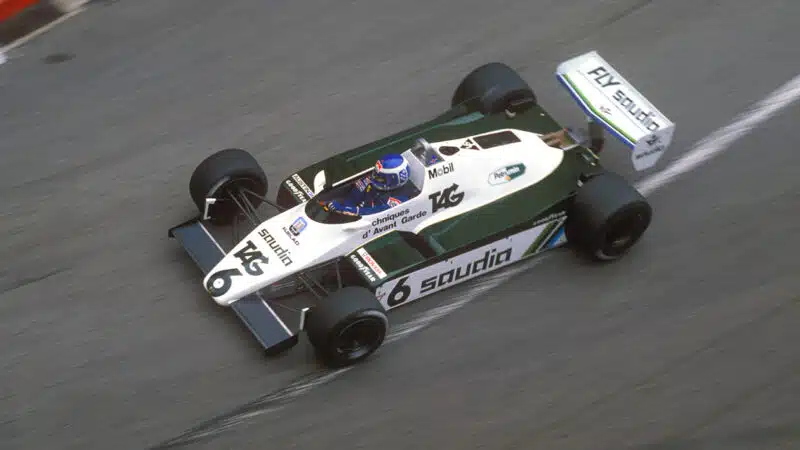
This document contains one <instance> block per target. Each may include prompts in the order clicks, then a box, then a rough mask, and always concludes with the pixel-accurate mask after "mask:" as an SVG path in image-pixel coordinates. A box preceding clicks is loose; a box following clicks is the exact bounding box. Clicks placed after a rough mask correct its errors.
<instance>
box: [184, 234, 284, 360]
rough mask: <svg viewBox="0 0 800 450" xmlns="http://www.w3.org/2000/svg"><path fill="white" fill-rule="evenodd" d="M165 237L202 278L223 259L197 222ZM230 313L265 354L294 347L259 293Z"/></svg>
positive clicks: (216, 246)
mask: <svg viewBox="0 0 800 450" xmlns="http://www.w3.org/2000/svg"><path fill="white" fill-rule="evenodd" d="M169 236H170V237H171V238H175V239H177V240H178V242H180V243H181V245H182V246H183V248H184V249H185V250H186V252H187V253H188V254H189V256H190V257H191V258H192V260H194V262H195V264H197V266H198V267H199V268H200V270H201V271H202V272H203V275H206V274H207V273H208V272H209V271H210V270H211V269H213V268H214V266H216V265H217V263H218V262H220V261H221V260H222V258H223V257H224V256H225V251H224V250H223V249H222V246H220V245H219V243H218V242H217V240H216V239H214V236H212V235H211V233H210V232H209V231H208V228H206V226H205V225H204V224H203V222H202V221H201V220H199V219H193V220H190V221H188V222H185V223H183V224H181V225H178V226H176V227H174V228H172V229H170V230H169ZM231 309H233V311H234V312H235V313H236V315H237V316H239V319H241V320H242V322H244V324H245V325H247V328H248V329H249V330H250V332H251V333H253V335H254V336H255V337H256V339H257V340H258V342H260V343H261V345H262V346H263V347H264V348H265V349H266V350H267V352H268V353H278V352H280V351H281V350H283V349H285V348H288V347H291V346H293V345H294V344H296V343H297V339H298V338H297V333H296V332H292V330H291V329H290V328H289V327H288V326H287V325H286V322H284V320H283V319H281V317H280V316H278V314H276V313H275V310H274V309H273V308H272V307H271V306H270V304H269V302H268V301H267V300H265V299H264V297H263V296H262V295H261V294H260V293H258V292H256V293H253V294H250V295H247V296H245V297H242V298H241V299H239V300H237V301H235V302H233V303H232V304H231Z"/></svg>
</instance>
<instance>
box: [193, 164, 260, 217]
mask: <svg viewBox="0 0 800 450" xmlns="http://www.w3.org/2000/svg"><path fill="white" fill-rule="evenodd" d="M267 187H268V183H267V175H266V174H265V173H264V169H262V168H261V166H260V165H259V164H258V161H256V159H255V158H253V155H251V154H250V153H248V152H246V151H244V150H241V149H238V148H229V149H225V150H220V151H218V152H216V153H214V154H212V155H211V156H209V157H208V158H206V159H204V160H203V161H202V162H201V163H200V164H199V165H198V166H197V168H196V169H195V170H194V173H192V178H191V179H190V180H189V193H190V194H191V196H192V200H193V201H194V203H195V205H197V208H198V209H199V210H200V213H201V214H202V213H203V211H204V209H205V202H206V198H211V197H213V198H216V199H217V202H216V203H215V204H213V205H211V206H210V208H209V216H210V220H211V222H212V223H216V224H220V225H223V224H228V223H230V222H232V221H233V219H234V218H235V217H236V215H237V214H238V213H239V208H238V207H237V206H236V203H235V202H234V201H233V200H232V199H231V198H230V197H229V196H228V195H227V192H233V191H235V190H237V189H248V190H250V191H252V192H254V193H256V194H258V195H260V196H262V197H263V196H265V195H267ZM248 199H249V200H250V202H251V203H252V204H253V206H254V207H256V208H257V207H258V206H259V205H260V204H261V203H262V201H261V200H260V199H258V198H255V197H253V196H252V195H251V196H249V197H248Z"/></svg>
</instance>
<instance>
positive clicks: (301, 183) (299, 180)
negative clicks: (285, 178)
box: [292, 174, 314, 198]
mask: <svg viewBox="0 0 800 450" xmlns="http://www.w3.org/2000/svg"><path fill="white" fill-rule="evenodd" d="M292 179H293V180H294V181H295V182H297V184H298V185H299V186H300V188H301V189H303V191H304V192H305V193H306V194H308V196H309V198H310V197H313V196H314V191H312V190H311V188H310V187H308V185H307V184H306V182H305V181H303V179H302V178H300V175H298V174H294V175H292Z"/></svg>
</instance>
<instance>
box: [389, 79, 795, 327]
mask: <svg viewBox="0 0 800 450" xmlns="http://www.w3.org/2000/svg"><path fill="white" fill-rule="evenodd" d="M798 98H800V75H797V76H795V77H794V78H792V79H791V80H790V81H789V82H787V83H786V84H784V85H783V86H781V87H780V88H778V89H777V90H775V91H773V92H772V93H771V94H770V95H769V96H767V97H766V98H764V99H763V100H761V101H760V102H758V103H756V104H755V105H753V107H751V108H750V109H749V110H747V111H746V112H744V113H742V114H740V115H739V116H737V117H736V118H735V119H734V121H733V122H731V123H730V124H729V125H727V126H725V127H724V128H720V129H719V130H717V131H715V132H713V133H711V134H710V135H708V136H706V137H705V138H703V139H702V140H701V141H700V142H698V143H697V144H695V145H694V146H693V147H692V149H691V150H689V151H688V152H686V153H685V154H684V155H683V156H681V157H680V158H678V159H677V160H675V161H674V162H673V163H672V164H670V165H668V166H667V167H666V168H665V169H664V170H662V171H660V172H656V173H655V174H653V175H651V176H649V177H647V178H645V179H644V180H642V182H641V183H638V184H637V186H636V188H637V189H638V190H639V191H640V192H641V193H642V194H643V195H649V194H651V193H653V192H655V191H656V190H658V189H660V188H662V187H664V186H666V185H668V184H669V183H671V182H672V181H674V180H675V179H676V178H678V177H679V176H680V175H683V174H685V173H688V172H691V171H692V170H694V169H696V168H697V167H699V166H700V165H701V164H703V163H704V162H706V161H709V160H710V159H711V158H713V157H715V156H717V155H719V154H720V153H722V152H724V151H725V150H727V149H728V148H730V146H731V145H733V143H734V142H736V141H738V140H739V139H741V138H743V137H744V136H745V135H746V134H748V133H749V132H750V131H752V130H753V129H754V128H755V127H757V126H758V125H760V124H762V123H764V122H766V121H767V120H768V119H769V118H770V117H772V116H774V115H775V114H777V113H778V112H780V111H781V110H782V109H784V108H786V107H788V106H789V105H791V104H792V103H793V102H795V101H796V100H797V99H798ZM542 259H543V258H542V257H539V258H536V259H533V260H531V261H528V262H527V263H523V264H520V265H519V266H517V267H513V268H510V269H506V270H504V271H502V272H500V273H498V274H496V275H495V276H494V277H492V276H485V277H483V282H482V283H480V284H478V285H477V286H475V287H474V288H473V289H471V290H470V292H469V293H467V294H466V295H465V296H464V297H462V298H461V299H460V300H457V301H456V302H454V303H451V304H449V305H445V306H441V307H439V308H434V309H432V310H430V311H426V312H425V313H423V314H421V315H420V316H419V317H417V318H415V319H413V320H411V321H410V322H407V323H404V324H402V325H400V326H399V327H398V328H397V329H396V330H395V331H394V332H393V333H392V335H390V336H389V338H388V341H389V342H392V341H396V340H399V339H402V338H404V337H406V336H408V335H410V334H412V333H414V332H415V331H418V330H420V329H422V328H425V327H426V326H428V325H429V324H431V323H433V322H435V321H436V320H438V319H440V318H442V317H445V316H447V315H449V314H451V313H452V312H454V311H456V310H458V309H460V308H461V307H463V306H465V305H466V304H467V303H469V302H471V301H472V300H473V299H475V298H477V297H479V296H480V295H481V294H483V293H484V292H486V291H489V290H492V289H494V288H495V287H497V286H499V285H501V284H503V283H505V282H506V281H508V280H509V279H511V278H512V277H513V276H515V275H516V274H518V273H520V272H523V271H525V270H527V269H529V268H531V267H533V266H534V265H536V264H538V263H539V262H540V261H541V260H542Z"/></svg>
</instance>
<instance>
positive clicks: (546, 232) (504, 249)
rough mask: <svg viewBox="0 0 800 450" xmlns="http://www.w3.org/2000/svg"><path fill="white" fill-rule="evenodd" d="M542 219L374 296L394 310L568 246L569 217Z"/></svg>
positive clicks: (389, 284) (556, 215) (392, 282)
mask: <svg viewBox="0 0 800 450" xmlns="http://www.w3.org/2000/svg"><path fill="white" fill-rule="evenodd" d="M543 219H546V220H548V222H547V223H542V224H540V225H537V226H534V227H531V228H529V229H527V230H525V231H521V232H519V233H516V234H514V235H511V236H508V237H506V238H503V239H500V240H498V241H496V242H494V243H491V244H486V245H484V246H482V247H478V248H475V249H472V250H469V251H467V252H465V253H462V254H460V255H456V256H453V257H451V258H449V259H445V260H443V261H440V262H437V263H435V264H432V265H430V266H427V267H423V268H421V269H419V270H416V271H414V272H411V273H409V274H407V275H403V276H401V277H398V278H392V279H390V280H389V281H386V282H384V283H382V284H381V285H380V286H378V287H377V289H376V290H375V296H376V298H378V299H380V300H381V303H382V304H383V306H384V307H385V308H387V309H391V308H394V307H396V306H400V305H403V304H407V303H409V302H411V301H414V300H417V299H419V298H421V297H423V296H425V295H428V294H433V293H435V292H438V291H440V290H444V289H447V288H449V287H452V286H455V285H457V284H459V283H462V282H464V281H467V280H469V279H471V278H475V277H479V276H482V275H484V274H486V273H489V272H491V271H494V270H497V269H500V268H502V267H505V266H508V265H511V264H512V263H514V262H515V261H519V260H520V259H521V258H525V257H530V256H533V255H534V254H536V253H539V252H540V251H544V250H547V249H550V248H554V247H556V246H558V245H561V244H562V243H564V242H566V240H565V238H564V227H563V225H564V222H565V221H566V214H565V213H563V212H561V213H554V214H551V215H549V216H548V217H545V218H543ZM364 265H365V266H366V264H364ZM376 278H377V277H376Z"/></svg>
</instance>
